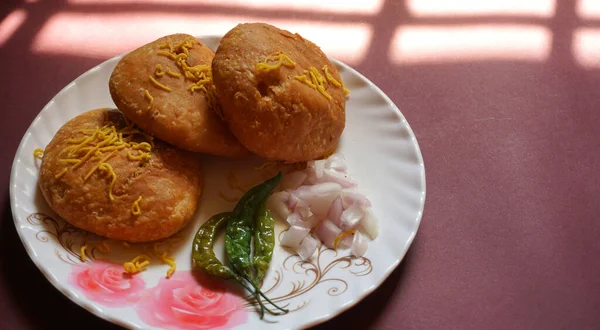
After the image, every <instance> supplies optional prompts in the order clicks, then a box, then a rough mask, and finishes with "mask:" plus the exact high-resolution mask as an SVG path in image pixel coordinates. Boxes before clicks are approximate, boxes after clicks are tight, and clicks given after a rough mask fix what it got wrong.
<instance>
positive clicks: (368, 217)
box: [360, 207, 379, 239]
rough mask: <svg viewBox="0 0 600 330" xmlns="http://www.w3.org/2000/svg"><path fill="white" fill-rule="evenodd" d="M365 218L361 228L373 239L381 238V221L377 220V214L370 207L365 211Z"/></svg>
mask: <svg viewBox="0 0 600 330" xmlns="http://www.w3.org/2000/svg"><path fill="white" fill-rule="evenodd" d="M363 211H364V213H365V216H364V217H363V218H362V220H361V221H360V227H361V228H362V229H363V230H364V231H365V233H367V235H369V237H370V238H371V239H375V238H377V236H379V221H377V218H375V214H373V211H372V210H371V208H370V207H367V208H364V209H363Z"/></svg>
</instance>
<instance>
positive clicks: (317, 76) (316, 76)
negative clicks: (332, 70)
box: [294, 66, 337, 100]
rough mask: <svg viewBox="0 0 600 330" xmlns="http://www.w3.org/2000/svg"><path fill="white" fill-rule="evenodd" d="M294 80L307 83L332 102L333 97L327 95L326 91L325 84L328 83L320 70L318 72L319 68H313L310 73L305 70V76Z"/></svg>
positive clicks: (309, 70) (296, 77)
mask: <svg viewBox="0 0 600 330" xmlns="http://www.w3.org/2000/svg"><path fill="white" fill-rule="evenodd" d="M309 77H310V78H309ZM294 78H295V79H296V80H299V81H301V82H303V83H305V84H306V85H307V86H308V87H310V88H312V89H316V90H317V91H319V93H321V95H323V96H325V98H326V99H328V100H331V95H329V93H327V91H326V90H325V84H326V83H327V80H325V78H323V76H322V75H321V73H319V70H317V68H315V67H314V66H311V67H310V68H309V69H308V71H307V70H304V75H303V76H294ZM332 78H333V77H332ZM334 80H335V79H334ZM336 82H337V81H336Z"/></svg>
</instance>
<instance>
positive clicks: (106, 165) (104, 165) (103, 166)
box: [98, 163, 117, 201]
mask: <svg viewBox="0 0 600 330" xmlns="http://www.w3.org/2000/svg"><path fill="white" fill-rule="evenodd" d="M98 168H99V169H100V170H102V171H106V172H108V174H110V175H111V177H112V180H111V181H110V185H109V186H108V198H110V200H111V201H114V200H115V197H114V196H113V194H112V191H113V187H114V186H115V182H117V173H115V170H113V168H112V166H110V164H109V163H102V164H100V166H99V167H98Z"/></svg>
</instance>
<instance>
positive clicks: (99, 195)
mask: <svg viewBox="0 0 600 330" xmlns="http://www.w3.org/2000/svg"><path fill="white" fill-rule="evenodd" d="M202 185H203V174H202V168H201V163H200V160H199V159H198V155H197V154H194V153H191V152H187V151H184V150H181V149H177V148H174V147H172V146H170V145H168V144H166V143H162V142H160V141H157V140H153V139H152V138H151V137H150V136H148V135H146V134H144V133H141V131H139V130H138V129H137V128H135V127H134V126H133V125H131V124H129V125H128V123H126V121H125V117H124V116H123V114H122V113H120V112H119V111H117V110H110V109H97V110H92V111H89V112H86V113H83V114H81V115H79V116H77V117H75V118H73V119H72V120H70V121H69V122H67V123H66V124H65V125H64V126H63V127H62V128H61V129H60V130H59V131H58V132H57V133H56V135H55V136H54V138H53V139H52V141H51V142H50V144H48V146H47V147H46V150H45V151H44V157H43V159H42V165H41V169H40V179H39V186H40V189H41V191H42V194H43V195H44V197H45V198H46V201H48V204H50V207H51V208H52V209H53V210H54V211H55V212H56V213H57V214H58V215H60V216H61V217H63V218H64V219H65V220H66V221H68V222H69V223H71V224H73V225H74V226H76V227H79V228H82V229H85V230H87V231H90V232H93V233H95V234H98V235H101V236H106V237H109V238H114V239H120V240H125V241H129V242H146V241H152V240H157V239H161V238H164V237H167V236H170V235H172V234H174V233H176V232H177V231H179V230H180V229H181V228H183V227H184V226H185V225H186V224H187V223H188V222H189V221H190V219H191V218H192V216H193V215H194V212H195V210H196V208H197V206H198V200H199V198H200V195H201V194H202Z"/></svg>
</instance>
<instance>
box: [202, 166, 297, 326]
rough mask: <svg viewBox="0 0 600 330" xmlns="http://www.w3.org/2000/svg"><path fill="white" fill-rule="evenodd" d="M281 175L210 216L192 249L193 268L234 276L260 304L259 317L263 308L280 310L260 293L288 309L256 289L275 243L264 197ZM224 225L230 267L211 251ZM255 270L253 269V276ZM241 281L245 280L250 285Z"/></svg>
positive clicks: (228, 277) (271, 222) (267, 265)
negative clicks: (225, 226) (223, 211)
mask: <svg viewBox="0 0 600 330" xmlns="http://www.w3.org/2000/svg"><path fill="white" fill-rule="evenodd" d="M281 176H282V175H281V172H279V173H278V174H277V175H276V176H275V177H273V178H271V179H269V180H267V181H265V182H264V183H262V184H260V185H257V186H256V187H253V188H252V189H250V190H249V191H248V192H247V193H246V194H245V195H244V196H243V197H242V199H240V201H239V202H238V204H237V205H236V207H235V209H234V210H233V212H225V213H219V214H217V215H215V216H213V217H211V218H210V219H209V220H208V221H207V222H206V223H204V224H203V225H202V226H201V227H200V228H199V229H198V232H197V233H196V236H195V237H194V243H193V248H192V261H193V265H194V267H197V268H200V269H203V270H204V271H205V272H207V273H208V274H210V275H213V276H217V277H221V278H224V279H234V280H235V281H237V282H238V283H240V284H241V285H242V286H243V287H244V288H245V289H246V290H248V291H249V292H250V293H251V294H252V296H253V297H254V298H255V299H256V301H257V302H258V304H259V305H260V317H261V318H262V317H263V316H264V311H265V310H266V311H268V312H269V313H271V314H273V315H280V314H281V313H277V312H274V311H272V310H270V309H269V308H267V307H266V306H265V305H264V304H263V302H262V301H261V299H260V296H262V297H263V298H264V299H265V300H266V301H267V302H268V303H270V304H271V305H272V306H274V307H275V308H277V309H279V310H280V311H282V312H283V313H287V312H288V311H287V310H286V309H283V308H281V307H279V306H277V305H276V304H275V303H273V302H272V301H271V300H270V299H269V298H268V297H267V296H265V294H264V293H263V292H262V291H260V289H259V287H260V285H259V284H260V281H262V279H263V277H264V275H265V274H266V272H267V270H268V268H269V263H270V261H271V258H272V255H273V248H274V245H275V235H274V220H273V217H272V216H271V214H270V211H269V210H268V209H267V208H266V207H265V200H266V199H267V197H269V195H270V194H271V192H272V191H273V189H275V187H276V186H277V185H278V184H279V181H280V180H281ZM255 222H256V224H255ZM225 224H226V225H227V229H226V232H225V249H226V251H227V255H228V257H229V262H230V264H231V265H232V267H233V270H232V269H230V268H229V267H227V266H225V265H223V264H222V263H221V261H220V260H219V259H218V258H217V257H216V256H215V252H214V250H213V245H214V242H215V238H216V235H217V233H218V231H219V230H221V229H222V228H223V227H224V225H225ZM253 235H254V240H255V242H254V249H255V252H254V257H253V258H252V261H253V262H252V261H251V250H252V248H251V242H252V236H253ZM254 271H256V276H255V275H254ZM244 280H246V281H248V283H249V284H250V286H248V285H247V284H246V283H245V282H244ZM252 289H254V290H252Z"/></svg>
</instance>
